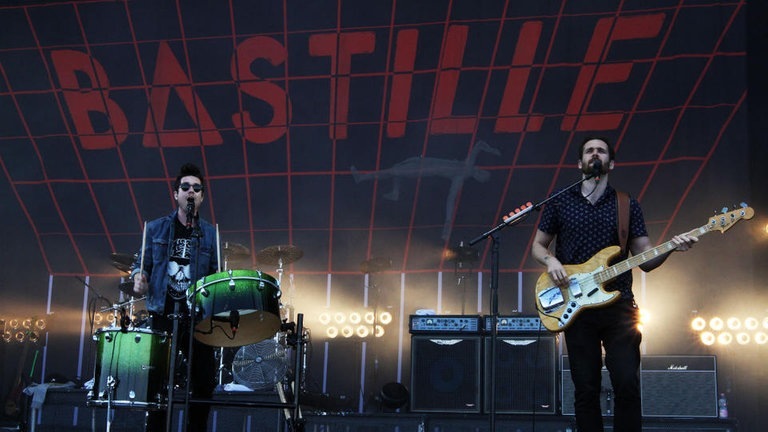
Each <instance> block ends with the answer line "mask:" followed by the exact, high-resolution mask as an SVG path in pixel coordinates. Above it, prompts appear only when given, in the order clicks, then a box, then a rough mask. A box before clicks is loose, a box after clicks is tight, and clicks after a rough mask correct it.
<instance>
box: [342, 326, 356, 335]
mask: <svg viewBox="0 0 768 432" xmlns="http://www.w3.org/2000/svg"><path fill="white" fill-rule="evenodd" d="M353 334H355V331H354V330H352V327H351V326H344V327H342V328H341V335H342V336H344V337H345V338H350V337H352V335H353Z"/></svg>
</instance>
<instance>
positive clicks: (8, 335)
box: [3, 330, 13, 342]
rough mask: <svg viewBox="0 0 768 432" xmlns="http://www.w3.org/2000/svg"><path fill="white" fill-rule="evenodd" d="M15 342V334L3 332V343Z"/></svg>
mask: <svg viewBox="0 0 768 432" xmlns="http://www.w3.org/2000/svg"><path fill="white" fill-rule="evenodd" d="M11 340H13V334H11V332H9V331H8V330H6V331H4V332H3V342H10V341H11Z"/></svg>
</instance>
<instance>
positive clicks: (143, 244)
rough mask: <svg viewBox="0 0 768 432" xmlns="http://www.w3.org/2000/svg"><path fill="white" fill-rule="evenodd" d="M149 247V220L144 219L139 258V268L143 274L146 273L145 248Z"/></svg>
mask: <svg viewBox="0 0 768 432" xmlns="http://www.w3.org/2000/svg"><path fill="white" fill-rule="evenodd" d="M146 247H147V222H146V221H144V231H143V232H142V234H141V259H140V260H139V266H140V267H139V269H140V271H141V275H143V274H144V248H146Z"/></svg>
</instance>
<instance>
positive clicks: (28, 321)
mask: <svg viewBox="0 0 768 432" xmlns="http://www.w3.org/2000/svg"><path fill="white" fill-rule="evenodd" d="M21 326H22V327H24V328H25V329H27V330H30V329H32V318H26V319H25V320H24V321H22V322H21Z"/></svg>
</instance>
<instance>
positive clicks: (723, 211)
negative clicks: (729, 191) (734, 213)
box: [720, 207, 728, 214]
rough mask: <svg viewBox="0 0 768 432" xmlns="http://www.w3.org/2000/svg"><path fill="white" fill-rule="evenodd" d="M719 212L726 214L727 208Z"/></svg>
mask: <svg viewBox="0 0 768 432" xmlns="http://www.w3.org/2000/svg"><path fill="white" fill-rule="evenodd" d="M720 212H721V213H723V214H725V213H728V207H723V209H722V210H720Z"/></svg>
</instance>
